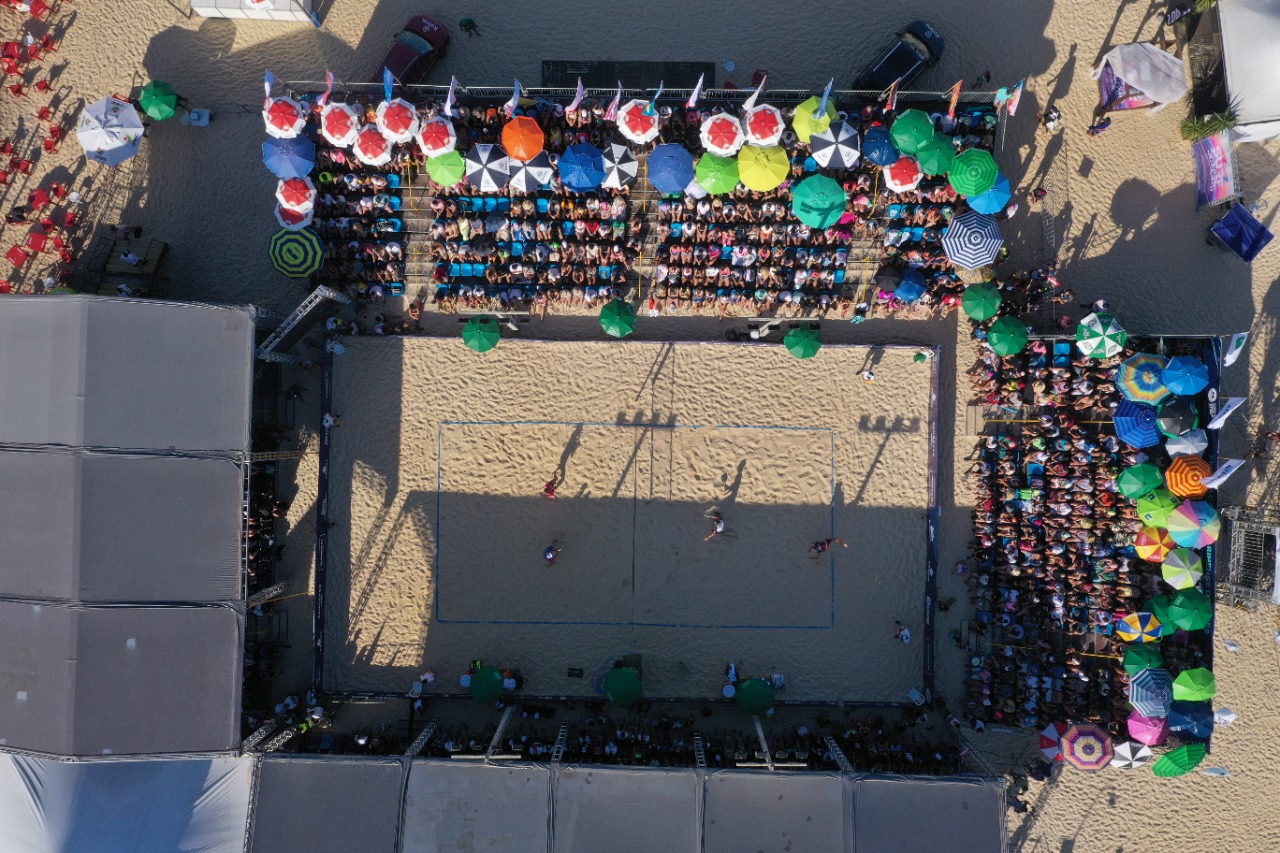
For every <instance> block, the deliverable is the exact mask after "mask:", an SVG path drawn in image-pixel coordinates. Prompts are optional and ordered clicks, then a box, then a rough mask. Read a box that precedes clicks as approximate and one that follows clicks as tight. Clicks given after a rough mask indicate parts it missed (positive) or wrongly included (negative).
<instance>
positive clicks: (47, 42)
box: [40, 33, 58, 53]
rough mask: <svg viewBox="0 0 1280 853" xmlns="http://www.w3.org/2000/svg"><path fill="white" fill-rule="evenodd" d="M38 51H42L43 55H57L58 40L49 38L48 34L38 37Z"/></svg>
mask: <svg viewBox="0 0 1280 853" xmlns="http://www.w3.org/2000/svg"><path fill="white" fill-rule="evenodd" d="M40 49H41V50H43V51H44V52H45V53H57V52H58V40H57V39H55V38H54V37H53V36H51V35H50V34H49V33H45V34H44V35H42V36H40Z"/></svg>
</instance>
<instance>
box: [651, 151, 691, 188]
mask: <svg viewBox="0 0 1280 853" xmlns="http://www.w3.org/2000/svg"><path fill="white" fill-rule="evenodd" d="M647 168H648V170H649V181H650V182H651V183H652V184H653V186H654V188H655V189H657V190H658V192H660V193H662V194H663V195H674V194H676V193H682V192H684V188H685V187H687V186H688V185H689V184H690V183H691V182H692V181H693V177H694V170H693V155H692V154H690V153H689V152H688V150H686V149H685V147H684V146H683V145H676V144H675V143H667V144H666V145H659V146H658V147H657V148H655V149H653V152H652V153H651V154H650V155H649V162H648V164H647Z"/></svg>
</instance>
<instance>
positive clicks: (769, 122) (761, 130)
mask: <svg viewBox="0 0 1280 853" xmlns="http://www.w3.org/2000/svg"><path fill="white" fill-rule="evenodd" d="M742 127H743V130H745V131H746V133H747V142H749V143H751V144H752V145H759V146H760V147H761V148H768V147H769V146H770V145H777V144H778V140H779V139H781V138H782V132H783V131H784V130H786V129H787V124H786V122H785V121H783V119H782V112H781V111H780V110H779V109H778V108H777V107H771V106H769V105H768V104H760V105H759V106H756V107H752V108H751V109H749V110H747V111H746V112H745V113H744V114H743V116H742Z"/></svg>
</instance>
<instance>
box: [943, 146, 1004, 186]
mask: <svg viewBox="0 0 1280 853" xmlns="http://www.w3.org/2000/svg"><path fill="white" fill-rule="evenodd" d="M999 174H1000V170H999V169H998V168H996V161H995V160H994V159H992V157H991V152H989V151H984V150H983V149H981V148H969V149H966V150H964V151H961V152H960V153H959V154H958V155H956V159H955V161H954V162H952V164H951V171H950V172H949V173H948V174H947V180H948V181H950V182H951V187H952V188H953V189H954V190H955V191H956V192H958V193H959V194H960V195H963V196H975V195H982V194H983V193H984V192H986V191H987V190H989V189H991V188H992V187H994V186H995V185H996V175H999Z"/></svg>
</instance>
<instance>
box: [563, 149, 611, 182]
mask: <svg viewBox="0 0 1280 853" xmlns="http://www.w3.org/2000/svg"><path fill="white" fill-rule="evenodd" d="M604 179H605V171H604V152H603V151H601V150H600V149H599V148H597V147H595V146H594V145H592V144H591V143H589V142H579V143H576V144H574V145H570V146H569V148H568V150H567V151H565V152H564V153H563V154H561V155H560V181H561V182H562V183H563V184H564V185H565V186H566V187H567V188H569V189H571V190H573V191H574V192H586V191H587V190H593V189H595V188H596V187H598V186H600V185H601V184H603V183H604Z"/></svg>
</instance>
